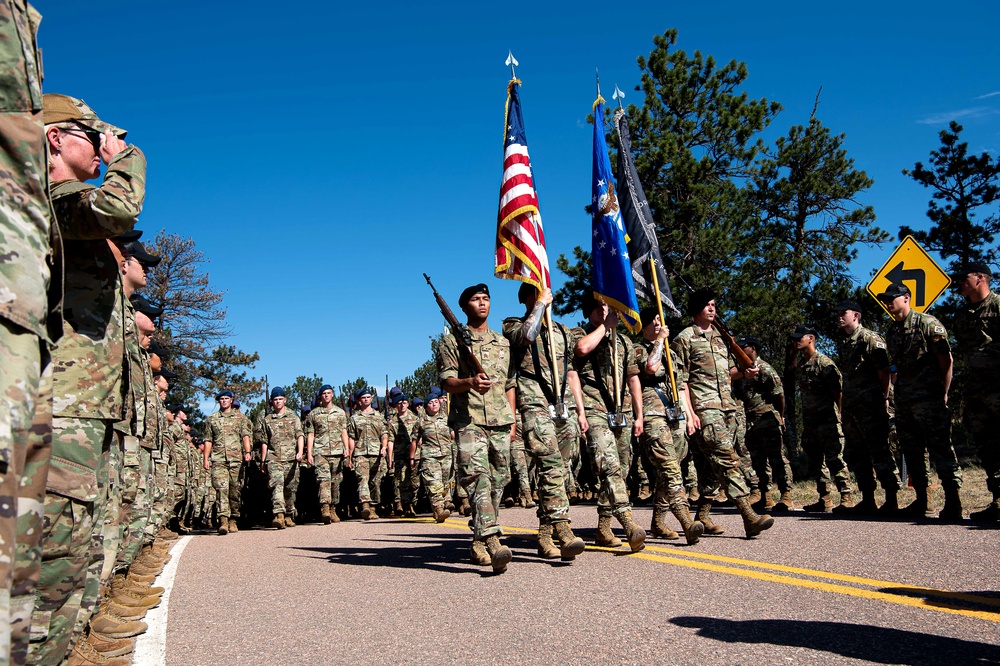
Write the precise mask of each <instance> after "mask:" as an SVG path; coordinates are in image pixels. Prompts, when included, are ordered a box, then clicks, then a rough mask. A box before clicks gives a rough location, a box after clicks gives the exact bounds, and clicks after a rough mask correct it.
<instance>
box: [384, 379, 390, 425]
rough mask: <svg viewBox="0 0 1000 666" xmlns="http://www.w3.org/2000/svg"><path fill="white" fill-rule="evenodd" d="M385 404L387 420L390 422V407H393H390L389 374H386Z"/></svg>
mask: <svg viewBox="0 0 1000 666" xmlns="http://www.w3.org/2000/svg"><path fill="white" fill-rule="evenodd" d="M383 406H384V407H385V420H386V423H388V422H389V418H390V415H389V409H391V408H390V407H389V375H386V376H385V405H383Z"/></svg>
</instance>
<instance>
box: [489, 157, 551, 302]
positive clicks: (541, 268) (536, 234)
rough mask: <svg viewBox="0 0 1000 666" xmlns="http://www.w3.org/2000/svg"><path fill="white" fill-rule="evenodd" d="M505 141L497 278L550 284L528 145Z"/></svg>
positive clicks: (538, 284)
mask: <svg viewBox="0 0 1000 666" xmlns="http://www.w3.org/2000/svg"><path fill="white" fill-rule="evenodd" d="M505 144H506V147H505V150H504V159H503V182H502V183H501V185H500V212H499V214H498V216H497V217H498V220H497V221H498V226H497V252H496V269H495V271H494V272H495V274H496V276H497V277H498V278H502V279H506V280H520V281H521V282H527V283H529V284H533V285H535V286H536V287H539V288H545V287H549V288H550V287H551V286H552V278H551V276H550V275H549V257H548V254H547V253H546V251H545V232H544V231H543V230H542V216H541V214H540V213H539V212H538V196H537V195H536V194H535V187H534V183H533V182H532V179H531V160H530V159H529V158H528V147H527V146H525V145H522V144H520V143H517V142H514V143H508V142H505Z"/></svg>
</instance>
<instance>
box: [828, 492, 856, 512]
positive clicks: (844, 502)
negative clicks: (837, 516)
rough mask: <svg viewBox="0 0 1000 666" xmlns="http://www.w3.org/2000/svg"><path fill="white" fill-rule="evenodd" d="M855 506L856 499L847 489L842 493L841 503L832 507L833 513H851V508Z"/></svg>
mask: <svg viewBox="0 0 1000 666" xmlns="http://www.w3.org/2000/svg"><path fill="white" fill-rule="evenodd" d="M853 508H854V499H853V498H852V497H851V491H850V490H845V491H842V492H841V493H840V504H838V505H837V506H835V507H833V509H831V513H850V510H851V509H853Z"/></svg>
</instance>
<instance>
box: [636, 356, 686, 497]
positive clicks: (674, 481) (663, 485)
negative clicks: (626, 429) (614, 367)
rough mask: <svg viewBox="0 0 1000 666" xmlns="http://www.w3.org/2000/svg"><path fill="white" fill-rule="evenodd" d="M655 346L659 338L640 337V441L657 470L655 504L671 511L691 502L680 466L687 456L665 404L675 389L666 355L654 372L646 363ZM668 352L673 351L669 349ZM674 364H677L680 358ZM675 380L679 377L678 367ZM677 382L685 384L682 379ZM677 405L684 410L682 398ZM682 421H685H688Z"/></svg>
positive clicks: (637, 362)
mask: <svg viewBox="0 0 1000 666" xmlns="http://www.w3.org/2000/svg"><path fill="white" fill-rule="evenodd" d="M655 346H656V341H651V340H646V339H642V340H640V341H639V343H638V344H637V345H636V346H635V354H636V358H635V362H636V365H637V366H638V368H639V382H640V383H641V384H642V435H641V436H640V437H639V441H640V442H641V443H642V446H643V450H644V452H645V453H646V456H647V457H648V458H649V460H650V462H651V463H652V464H653V468H654V469H655V470H656V479H655V480H654V487H655V491H654V500H653V503H654V505H655V507H656V508H657V509H659V510H661V511H667V510H670V509H673V508H678V507H680V506H682V505H687V497H686V496H685V495H684V478H683V476H682V475H681V465H680V460H681V458H683V457H684V456H683V455H680V456H679V455H678V451H677V448H676V446H675V445H674V434H673V429H672V427H671V426H672V423H671V422H670V420H669V419H668V418H667V406H666V403H664V400H666V401H668V402H670V401H672V400H673V391H672V389H671V388H670V383H669V382H668V381H667V362H666V358H664V359H663V361H662V362H661V363H660V367H659V369H658V370H657V371H656V372H655V373H654V374H652V375H650V374H649V373H648V372H646V362H647V361H648V360H649V355H650V354H651V353H652V351H653V349H654V347H655ZM664 353H666V354H672V353H673V352H671V351H670V349H666V350H665V351H664ZM674 367H675V368H676V367H677V363H676V361H675V363H674ZM674 379H675V381H676V380H677V377H676V370H675V372H674ZM677 383H678V384H679V385H682V383H681V382H677ZM675 408H676V410H677V412H678V413H679V412H680V411H681V407H680V401H678V404H676V405H675ZM676 422H678V421H675V423H676ZM679 422H680V423H684V421H679ZM685 448H686V447H685ZM684 453H687V451H684Z"/></svg>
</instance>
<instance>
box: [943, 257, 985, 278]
mask: <svg viewBox="0 0 1000 666" xmlns="http://www.w3.org/2000/svg"><path fill="white" fill-rule="evenodd" d="M969 273H982V274H983V275H986V276H988V277H993V271H992V269H990V267H989V265H988V264H986V263H984V262H982V261H971V262H969V263H967V264H962V265H960V266H959V267H958V268H956V269H955V270H954V271H953V272H952V274H951V277H952V279H953V280H961V279H962V278H964V277H965V276H966V275H968V274H969Z"/></svg>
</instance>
